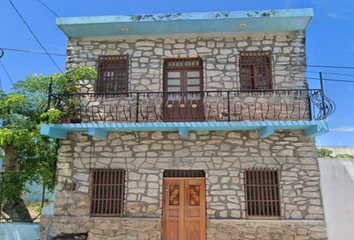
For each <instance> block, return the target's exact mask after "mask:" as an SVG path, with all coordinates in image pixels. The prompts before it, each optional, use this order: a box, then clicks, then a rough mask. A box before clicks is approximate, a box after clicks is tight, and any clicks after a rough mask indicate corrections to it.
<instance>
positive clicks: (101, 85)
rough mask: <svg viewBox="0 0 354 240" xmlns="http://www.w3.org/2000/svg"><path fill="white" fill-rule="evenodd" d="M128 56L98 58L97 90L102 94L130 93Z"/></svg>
mask: <svg viewBox="0 0 354 240" xmlns="http://www.w3.org/2000/svg"><path fill="white" fill-rule="evenodd" d="M128 59H129V56H128V55H105V56H99V57H98V80H97V90H98V92H100V93H111V92H121V93H125V92H127V91H128V65H129V63H128Z"/></svg>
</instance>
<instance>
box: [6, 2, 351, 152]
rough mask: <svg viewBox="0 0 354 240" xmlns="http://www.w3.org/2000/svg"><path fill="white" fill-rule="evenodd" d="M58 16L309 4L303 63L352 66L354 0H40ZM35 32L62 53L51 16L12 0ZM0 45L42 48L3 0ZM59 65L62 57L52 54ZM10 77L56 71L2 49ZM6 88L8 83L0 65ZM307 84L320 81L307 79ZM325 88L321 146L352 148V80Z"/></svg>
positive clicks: (36, 58)
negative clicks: (327, 109)
mask: <svg viewBox="0 0 354 240" xmlns="http://www.w3.org/2000/svg"><path fill="white" fill-rule="evenodd" d="M42 1H43V2H44V3H45V4H47V5H48V6H49V7H50V8H51V9H53V10H54V11H55V12H56V13H57V14H58V15H59V16H60V17H74V16H97V15H126V14H148V13H175V12H204V11H242V10H266V9H286V8H308V7H310V8H314V10H315V18H314V20H313V22H312V24H311V26H310V28H309V29H308V31H307V39H306V41H307V54H308V55H307V57H308V64H312V65H334V66H354V0H336V1H334V0H283V1H279V0H267V1H264V0H248V1H240V0H238V1H237V0H219V1H215V0H179V1H166V0H145V1H143V0H130V1H112V0H100V1H93V0H60V1H54V0H42ZM13 2H14V4H15V5H16V6H17V7H18V9H19V11H20V12H21V13H22V15H23V17H24V18H25V19H26V20H27V22H28V24H29V25H30V26H31V28H32V30H33V31H34V32H35V34H36V35H37V37H38V38H39V39H40V40H41V41H42V43H43V45H44V46H45V47H46V49H47V50H48V51H49V52H53V53H61V54H65V49H66V41H67V39H66V37H65V35H64V34H63V33H62V32H61V31H60V30H59V29H58V28H57V27H56V25H55V16H54V15H53V14H52V13H51V12H50V11H48V10H47V9H46V8H45V7H43V5H41V3H40V2H39V1H38V0H13ZM0 13H1V14H0V26H1V31H0V47H3V48H17V49H31V50H39V51H41V48H40V46H39V45H38V43H37V42H36V41H35V40H34V38H33V37H32V36H31V34H30V32H29V31H28V29H27V28H26V26H25V25H24V24H23V22H22V21H21V19H20V18H19V16H18V15H17V14H16V12H15V11H14V9H13V8H12V7H11V5H10V3H9V1H8V0H0ZM53 58H54V60H55V61H56V62H57V64H58V65H59V66H60V68H61V69H64V62H65V57H60V56H53ZM1 61H2V63H3V64H4V66H5V67H6V69H7V71H8V73H9V75H10V76H11V78H12V80H13V81H14V82H17V81H18V80H22V79H23V78H24V77H25V76H27V75H29V74H32V73H42V74H45V75H46V74H51V73H54V72H57V71H58V70H57V69H56V67H55V66H54V65H53V63H52V62H51V61H50V60H49V58H48V57H47V56H46V55H39V54H30V53H21V52H13V51H6V53H5V55H4V56H3V58H2V59H1ZM308 71H311V72H309V73H308V77H318V74H317V73H312V72H318V71H322V72H324V73H325V74H324V77H325V78H331V79H346V80H352V81H354V76H341V75H330V74H326V73H339V74H351V75H354V69H351V70H349V69H330V68H308ZM0 77H1V80H2V86H3V89H4V90H5V91H9V90H10V88H11V86H12V84H11V82H10V80H9V79H8V77H7V76H6V74H5V72H4V70H3V69H2V68H1V66H0ZM308 82H309V85H310V87H311V88H319V82H318V81H316V80H309V81H308ZM325 93H326V95H327V96H328V97H330V98H331V99H333V100H334V101H335V102H336V104H337V111H336V112H335V113H334V114H333V115H332V116H330V117H329V124H330V128H331V132H330V133H328V134H326V135H323V136H321V137H318V138H317V139H316V141H317V143H318V144H320V145H321V146H352V147H354V107H353V105H354V83H340V82H330V81H327V82H325Z"/></svg>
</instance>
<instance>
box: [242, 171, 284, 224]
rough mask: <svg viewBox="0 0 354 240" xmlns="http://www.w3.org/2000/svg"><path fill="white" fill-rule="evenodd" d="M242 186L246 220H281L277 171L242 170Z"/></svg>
mask: <svg viewBox="0 0 354 240" xmlns="http://www.w3.org/2000/svg"><path fill="white" fill-rule="evenodd" d="M251 180H253V181H254V182H253V183H252V184H251V183H250V181H251ZM263 180H265V181H263ZM243 186H244V193H245V213H246V219H279V220H280V219H282V199H281V188H280V170H279V169H270V168H264V169H244V171H243ZM250 195H252V196H250ZM252 198H253V199H252ZM251 204H252V205H251Z"/></svg>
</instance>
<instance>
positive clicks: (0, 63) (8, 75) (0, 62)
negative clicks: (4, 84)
mask: <svg viewBox="0 0 354 240" xmlns="http://www.w3.org/2000/svg"><path fill="white" fill-rule="evenodd" d="M0 65H1V66H2V68H3V69H4V71H5V73H6V75H7V77H8V78H9V80H10V82H11V83H12V85H14V82H13V81H12V78H11V77H10V74H9V73H8V72H7V70H6V68H5V66H4V64H2V61H0Z"/></svg>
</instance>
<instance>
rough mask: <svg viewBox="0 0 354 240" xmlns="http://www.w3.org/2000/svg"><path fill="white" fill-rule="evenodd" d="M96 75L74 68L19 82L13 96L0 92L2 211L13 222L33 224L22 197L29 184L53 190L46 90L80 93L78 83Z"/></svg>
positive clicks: (54, 146) (52, 146)
mask: <svg viewBox="0 0 354 240" xmlns="http://www.w3.org/2000/svg"><path fill="white" fill-rule="evenodd" d="M96 75H97V74H96V72H95V71H94V70H92V69H91V68H88V67H78V68H74V69H72V70H71V71H69V72H67V73H60V74H52V75H49V76H43V75H40V74H33V75H30V76H28V77H26V78H25V80H24V81H19V82H18V83H16V84H15V86H14V87H13V92H11V93H5V92H3V91H0V149H2V151H3V154H1V151H0V157H1V158H2V159H3V160H4V162H3V172H5V173H2V175H1V178H2V179H1V180H2V188H3V199H4V204H3V205H2V209H1V210H2V211H3V212H4V213H6V214H7V215H8V216H9V217H10V218H11V219H12V220H13V221H17V220H18V219H22V220H28V221H31V216H30V214H29V211H28V209H27V207H26V206H25V204H24V202H23V199H22V198H21V195H22V193H23V192H25V191H28V189H27V188H26V183H28V182H37V183H40V182H45V183H46V184H47V187H49V188H51V189H53V188H54V183H55V166H56V153H57V149H58V142H57V141H56V140H55V139H51V138H48V137H44V136H41V135H40V132H39V130H40V125H41V124H42V123H43V121H45V119H43V112H44V111H45V110H46V106H47V95H48V93H47V89H48V85H49V84H50V83H52V91H53V93H68V92H77V91H78V89H77V87H76V83H77V81H79V80H81V79H92V78H94V77H96Z"/></svg>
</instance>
